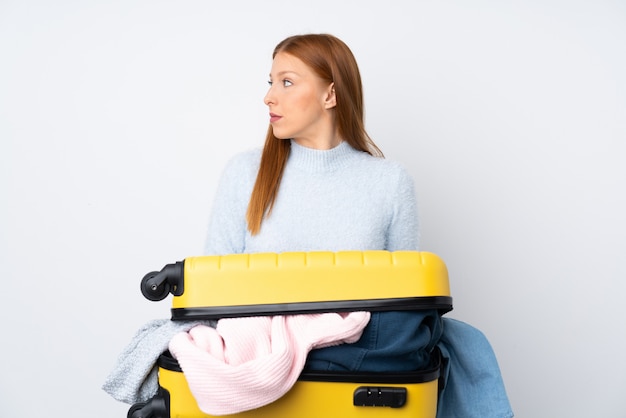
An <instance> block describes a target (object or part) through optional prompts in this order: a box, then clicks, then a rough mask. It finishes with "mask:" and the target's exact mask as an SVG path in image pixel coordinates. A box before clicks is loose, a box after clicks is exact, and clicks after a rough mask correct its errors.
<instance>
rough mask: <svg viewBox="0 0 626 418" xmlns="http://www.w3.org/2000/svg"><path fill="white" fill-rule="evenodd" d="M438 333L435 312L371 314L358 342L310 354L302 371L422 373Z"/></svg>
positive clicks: (440, 330) (439, 330) (440, 324)
mask: <svg viewBox="0 0 626 418" xmlns="http://www.w3.org/2000/svg"><path fill="white" fill-rule="evenodd" d="M441 332H442V322H441V317H440V315H439V314H438V313H437V311H436V310H425V311H390V312H373V313H372V317H371V319H370V322H369V324H368V325H367V327H365V329H364V330H363V335H362V336H361V338H360V339H359V341H357V342H356V343H354V344H342V345H338V346H334V347H327V348H322V349H319V350H313V351H311V352H310V353H309V356H308V360H307V364H306V365H305V370H328V371H368V372H383V371H387V372H394V371H406V370H419V369H423V368H425V367H426V366H427V365H428V362H429V359H430V352H431V350H432V349H433V347H434V346H435V344H437V341H439V338H440V337H441Z"/></svg>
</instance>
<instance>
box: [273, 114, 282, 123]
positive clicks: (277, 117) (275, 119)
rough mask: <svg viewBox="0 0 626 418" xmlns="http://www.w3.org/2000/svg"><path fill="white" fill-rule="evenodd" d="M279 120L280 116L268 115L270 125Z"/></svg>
mask: <svg viewBox="0 0 626 418" xmlns="http://www.w3.org/2000/svg"><path fill="white" fill-rule="evenodd" d="M280 118H282V116H280V115H277V114H275V113H270V123H274V122H276V121H277V120H279V119H280Z"/></svg>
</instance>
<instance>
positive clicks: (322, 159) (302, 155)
mask: <svg viewBox="0 0 626 418" xmlns="http://www.w3.org/2000/svg"><path fill="white" fill-rule="evenodd" d="M358 153H359V151H357V150H355V149H354V148H352V147H351V146H350V145H349V144H348V143H347V142H346V141H341V143H340V144H339V145H337V146H336V147H335V148H331V149H328V150H320V149H315V148H307V147H303V146H302V145H298V144H297V143H296V142H294V141H291V151H290V153H289V160H288V161H287V164H289V165H292V166H294V167H297V168H298V169H300V170H304V171H307V172H311V173H319V172H324V171H332V170H335V169H336V168H339V167H342V166H343V165H344V164H345V163H346V162H347V161H348V160H349V159H350V158H349V157H350V156H354V155H356V154H358Z"/></svg>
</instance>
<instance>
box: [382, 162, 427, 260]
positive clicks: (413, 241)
mask: <svg viewBox="0 0 626 418" xmlns="http://www.w3.org/2000/svg"><path fill="white" fill-rule="evenodd" d="M396 174H397V176H396V177H395V188H394V189H392V190H394V191H395V192H394V193H392V194H391V198H392V203H391V206H392V208H393V213H392V218H391V223H390V225H389V230H388V233H387V250H389V251H399V250H414V251H417V250H419V215H418V207H417V197H416V194H415V185H414V183H413V178H412V177H411V175H410V174H409V173H408V171H407V170H406V169H405V168H404V167H401V166H398V170H397V172H396Z"/></svg>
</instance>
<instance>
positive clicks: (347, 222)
mask: <svg viewBox="0 0 626 418" xmlns="http://www.w3.org/2000/svg"><path fill="white" fill-rule="evenodd" d="M260 157H261V152H260V150H253V151H248V152H244V153H241V154H239V155H237V156H235V157H234V158H233V159H231V160H230V162H229V163H228V164H227V166H226V168H225V170H224V172H223V174H222V178H221V181H220V184H219V187H218V190H217V194H216V197H215V200H214V204H213V209H212V215H211V218H210V223H209V231H208V236H207V242H206V248H205V253H206V254H211V255H224V254H231V253H256V252H285V251H316V250H320V251H342V250H361V251H365V250H381V249H385V250H389V251H394V250H417V249H418V245H419V242H418V217H417V203H416V197H415V190H414V184H413V180H412V178H411V176H410V175H409V174H408V172H407V171H406V169H405V168H404V167H402V166H401V165H400V164H398V163H396V162H392V161H390V160H387V159H384V158H378V157H373V156H371V155H369V154H367V153H365V152H361V151H357V150H355V149H354V148H352V147H351V146H350V145H348V143H347V142H342V143H341V144H340V145H338V146H337V147H335V148H333V149H331V150H316V149H311V148H305V147H302V146H300V145H298V144H296V143H295V142H292V143H291V152H290V155H289V159H288V161H287V164H286V166H285V171H284V173H283V178H282V181H281V183H280V189H279V191H278V197H277V199H276V202H275V204H274V207H273V209H272V211H271V213H270V214H269V216H267V217H266V219H265V220H264V221H263V223H262V225H261V231H260V233H259V234H258V235H255V236H251V235H250V233H249V232H248V231H247V224H246V210H247V207H248V202H249V200H250V194H251V192H252V188H253V186H254V182H255V180H256V174H257V171H258V167H259V162H260Z"/></svg>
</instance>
